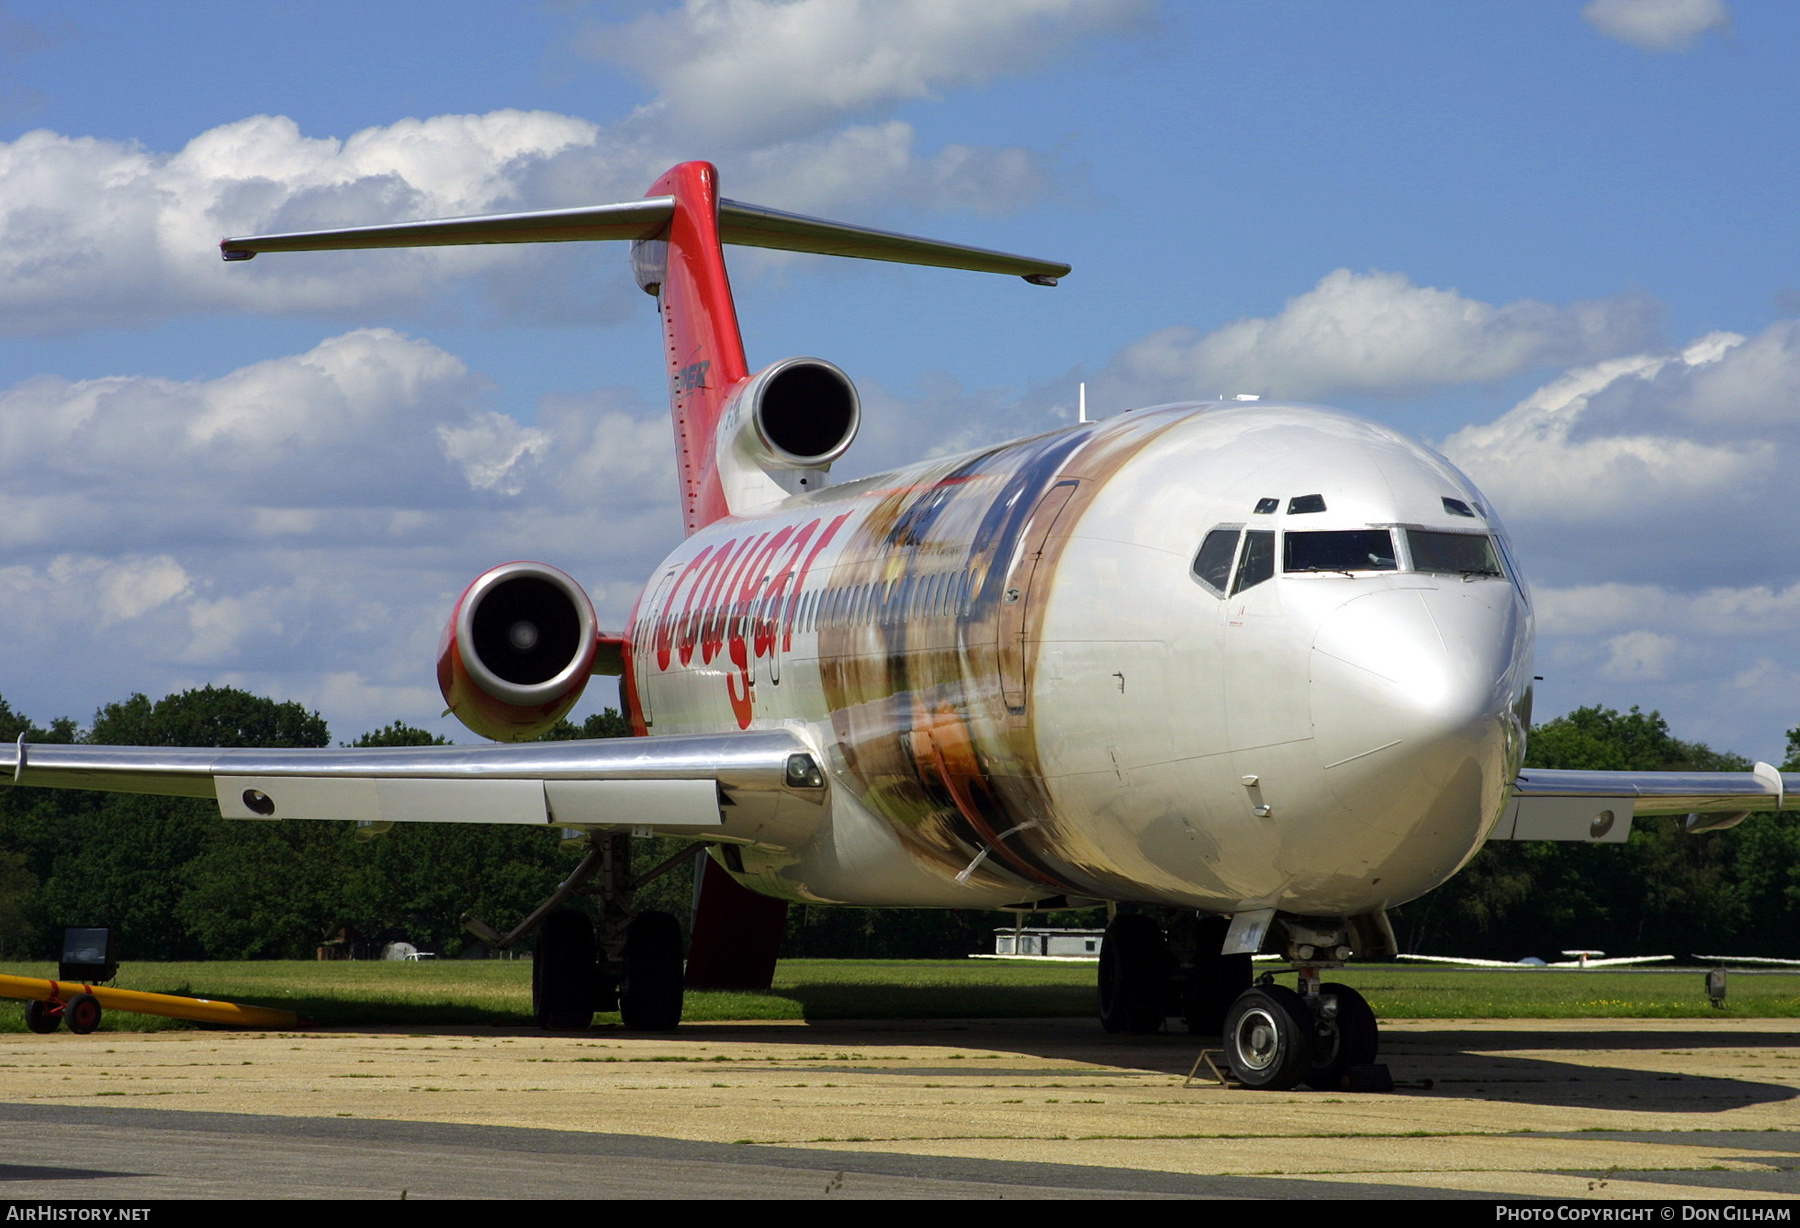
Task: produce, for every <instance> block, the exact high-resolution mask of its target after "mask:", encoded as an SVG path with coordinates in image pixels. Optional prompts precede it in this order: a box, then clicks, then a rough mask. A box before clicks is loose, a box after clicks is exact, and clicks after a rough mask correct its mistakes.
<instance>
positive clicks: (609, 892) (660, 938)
mask: <svg viewBox="0 0 1800 1228" xmlns="http://www.w3.org/2000/svg"><path fill="white" fill-rule="evenodd" d="M590 839H591V847H590V849H589V851H588V855H587V856H586V857H585V858H583V859H582V862H581V864H580V865H579V866H577V867H576V868H575V872H574V873H572V874H571V875H569V877H568V878H567V879H566V880H564V882H563V883H562V885H561V886H559V887H558V888H557V889H556V891H555V892H554V893H553V894H552V895H551V896H550V898H549V899H548V900H546V901H544V903H543V904H542V905H540V906H539V907H538V909H537V910H536V911H535V912H533V913H532V914H531V916H529V917H527V918H526V919H525V920H524V921H522V922H520V923H519V925H518V926H517V927H516V928H515V929H514V930H513V931H512V932H511V933H510V934H507V935H506V936H504V937H502V936H501V935H500V934H498V933H496V932H495V931H494V930H493V929H492V928H491V927H489V926H487V925H484V924H483V923H482V922H480V921H477V920H474V919H473V918H469V917H464V918H463V925H464V926H465V928H467V929H468V930H469V931H470V932H471V933H473V934H475V935H476V936H477V937H479V938H481V939H482V940H483V941H485V942H487V943H489V944H490V945H493V946H495V947H499V948H501V949H505V948H507V947H510V946H512V945H513V944H514V943H516V942H518V941H519V940H520V939H521V938H523V937H524V936H525V935H526V934H528V933H530V932H531V930H532V929H533V928H534V927H535V928H536V930H537V944H536V948H535V950H534V953H533V958H532V963H531V1011H532V1015H533V1016H534V1017H535V1019H536V1020H537V1025H538V1026H539V1027H540V1028H545V1029H548V1030H550V1031H555V1032H572V1031H580V1030H582V1029H584V1028H587V1027H589V1026H591V1025H592V1024H593V1022H594V1015H595V1014H596V1013H598V1012H601V1011H614V1010H616V1011H618V1012H619V1014H620V1017H621V1020H622V1021H623V1023H624V1025H625V1026H626V1027H627V1028H630V1029H632V1030H634V1031H643V1032H669V1031H673V1030H674V1029H675V1028H676V1027H677V1026H678V1025H679V1024H680V1023H681V1009H682V999H683V996H684V995H683V973H684V958H685V955H686V952H685V951H684V950H683V948H682V942H681V924H680V922H678V921H677V920H676V919H675V918H674V917H673V916H671V915H670V914H668V913H666V912H641V913H636V914H634V913H633V912H632V906H631V905H632V896H633V894H634V893H635V892H636V891H637V889H638V888H640V887H642V886H644V885H645V884H647V883H649V882H652V881H654V880H655V879H657V878H660V877H662V875H664V874H666V873H667V872H668V871H670V870H672V869H674V868H675V867H676V866H678V865H680V864H682V863H683V862H684V861H688V860H691V859H692V858H693V856H694V850H692V849H683V850H682V851H681V852H679V853H677V854H675V855H674V856H673V857H670V858H668V859H667V860H666V861H664V862H663V863H662V864H660V865H658V866H657V867H656V868H654V869H652V870H651V871H649V872H648V873H646V874H643V875H640V876H638V877H636V878H634V877H632V874H631V837H630V836H626V835H616V834H610V833H598V832H597V833H595V834H594V835H593V836H592V837H591V838H590ZM590 883H591V885H590ZM577 892H585V893H586V894H588V895H591V896H593V897H595V902H596V903H597V904H598V909H597V912H598V913H599V916H598V918H595V917H590V916H589V915H588V914H587V913H585V912H583V911H582V910H580V909H578V908H570V907H566V902H567V901H568V899H569V898H570V897H571V896H573V895H575V894H576V893H577Z"/></svg>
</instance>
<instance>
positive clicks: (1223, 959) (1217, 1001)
mask: <svg viewBox="0 0 1800 1228" xmlns="http://www.w3.org/2000/svg"><path fill="white" fill-rule="evenodd" d="M1230 924H1231V922H1230V919H1229V918H1226V917H1203V918H1200V919H1198V920H1197V921H1196V922H1195V933H1194V941H1193V944H1192V949H1191V952H1190V954H1189V957H1188V958H1189V960H1190V963H1191V966H1190V967H1189V969H1188V981H1187V990H1186V993H1185V995H1184V996H1183V998H1182V1002H1181V1014H1182V1018H1183V1019H1185V1020H1186V1021H1187V1028H1188V1031H1189V1032H1191V1033H1193V1034H1194V1035H1196V1036H1222V1035H1224V1032H1225V1015H1226V1013H1227V1012H1228V1011H1230V1010H1231V1004H1232V1003H1233V1002H1235V1001H1237V996H1238V995H1239V994H1241V993H1243V992H1244V991H1245V990H1246V989H1248V988H1250V983H1251V982H1252V981H1253V980H1254V979H1255V974H1254V973H1253V972H1252V971H1251V970H1250V957H1249V956H1248V955H1221V954H1219V949H1220V948H1221V947H1223V946H1224V945H1225V935H1226V933H1227V931H1228V930H1229V928H1230Z"/></svg>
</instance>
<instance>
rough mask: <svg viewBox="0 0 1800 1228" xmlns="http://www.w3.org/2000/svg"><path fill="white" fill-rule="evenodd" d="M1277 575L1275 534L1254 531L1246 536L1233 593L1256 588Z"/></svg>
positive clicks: (1232, 587) (1232, 589) (1232, 588)
mask: <svg viewBox="0 0 1800 1228" xmlns="http://www.w3.org/2000/svg"><path fill="white" fill-rule="evenodd" d="M1274 575H1275V534H1273V533H1270V532H1266V531H1263V530H1259V529H1252V530H1250V531H1249V532H1248V533H1246V534H1244V554H1243V557H1242V558H1241V559H1239V560H1238V569H1237V582H1236V583H1234V584H1233V585H1232V586H1231V591H1232V592H1233V593H1241V592H1243V591H1244V590H1245V589H1247V588H1254V587H1255V586H1256V585H1258V584H1261V583H1262V582H1263V581H1264V580H1268V579H1271V578H1273V577H1274Z"/></svg>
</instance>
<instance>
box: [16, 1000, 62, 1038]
mask: <svg viewBox="0 0 1800 1228" xmlns="http://www.w3.org/2000/svg"><path fill="white" fill-rule="evenodd" d="M62 1020H63V1013H62V1011H61V1010H60V1009H59V1008H57V1007H55V1006H52V1005H51V1004H50V1003H48V1002H39V1001H36V1000H33V1001H30V1002H27V1003H26V1004H25V1028H26V1030H27V1031H30V1032H36V1033H37V1034H38V1035H39V1036H48V1035H49V1034H50V1033H52V1032H54V1031H56V1029H58V1028H60V1027H61V1026H62Z"/></svg>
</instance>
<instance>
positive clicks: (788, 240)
mask: <svg viewBox="0 0 1800 1228" xmlns="http://www.w3.org/2000/svg"><path fill="white" fill-rule="evenodd" d="M674 211H675V198H674V197H672V196H651V197H646V198H645V199H643V200H633V201H626V202H625V203H623V204H617V205H590V206H587V207H585V208H580V209H543V210H539V211H536V212H533V213H496V214H489V215H486V216H482V217H452V218H440V219H438V220H436V221H429V222H394V223H389V224H387V225H382V226H353V227H349V228H347V229H343V230H306V231H297V232H294V233H291V234H274V235H250V236H246V237H243V238H236V239H226V240H224V241H223V242H222V243H220V244H219V250H220V252H221V253H222V254H223V255H224V257H225V259H227V260H249V259H250V258H251V257H253V256H256V255H257V254H259V253H261V252H319V251H344V250H362V249H370V248H385V247H446V246H452V245H460V244H471V243H575V242H587V241H593V240H601V239H623V240H631V239H655V238H660V237H663V235H664V233H665V232H666V230H667V228H668V225H669V219H670V218H671V217H672V216H673V214H674ZM719 237H720V239H721V240H723V241H724V242H726V243H735V244H737V245H739V246H742V247H771V248H776V249H779V250H781V251H789V252H815V253H818V254H821V255H828V256H853V257H856V258H857V259H861V260H888V261H893V262H895V263H898V264H922V265H931V266H933V267H936V268H946V269H969V270H971V271H973V272H977V273H1004V274H1011V275H1013V276H1016V277H1023V278H1024V279H1025V280H1026V281H1029V282H1032V283H1034V284H1037V285H1054V284H1055V283H1056V280H1057V279H1058V278H1061V277H1066V276H1068V273H1069V266H1068V265H1066V264H1062V263H1060V262H1057V261H1053V260H1034V259H1031V258H1030V257H1026V256H1012V255H1008V254H1007V253H1005V252H996V251H989V250H988V249H986V248H982V247H968V246H965V245H963V244H961V243H945V242H942V241H940V240H937V239H922V238H919V237H917V236H914V235H903V234H895V233H893V232H892V231H887V230H875V229H872V228H870V227H867V226H850V225H846V224H845V223H843V222H829V221H826V220H824V219H822V218H814V217H803V216H801V215H800V214H798V213H783V212H782V211H780V210H779V209H765V208H763V207H762V206H761V205H746V204H743V203H741V202H739V201H734V200H721V201H720V202H719Z"/></svg>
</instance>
